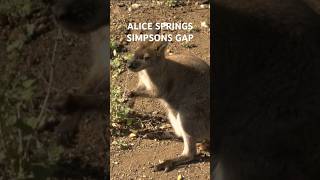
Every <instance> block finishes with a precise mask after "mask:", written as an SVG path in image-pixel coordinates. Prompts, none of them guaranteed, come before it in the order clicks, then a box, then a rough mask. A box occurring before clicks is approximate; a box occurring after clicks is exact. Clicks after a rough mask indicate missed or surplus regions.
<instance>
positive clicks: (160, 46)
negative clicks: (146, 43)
mask: <svg viewBox="0 0 320 180" xmlns="http://www.w3.org/2000/svg"><path fill="white" fill-rule="evenodd" d="M167 45H168V42H167V41H155V42H153V47H154V49H155V50H156V51H157V53H158V54H162V53H164V52H165V50H166V47H167Z"/></svg>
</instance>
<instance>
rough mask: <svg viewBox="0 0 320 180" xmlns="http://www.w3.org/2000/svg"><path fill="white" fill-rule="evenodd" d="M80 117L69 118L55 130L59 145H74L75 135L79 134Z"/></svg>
mask: <svg viewBox="0 0 320 180" xmlns="http://www.w3.org/2000/svg"><path fill="white" fill-rule="evenodd" d="M75 118H79V117H71V116H69V117H68V118H66V119H65V120H64V121H62V122H61V123H60V124H59V125H58V126H57V127H56V129H55V134H56V136H57V141H58V143H60V144H62V145H65V146H68V145H71V144H72V143H73V139H74V136H75V134H76V133H77V132H78V123H79V122H78V119H75Z"/></svg>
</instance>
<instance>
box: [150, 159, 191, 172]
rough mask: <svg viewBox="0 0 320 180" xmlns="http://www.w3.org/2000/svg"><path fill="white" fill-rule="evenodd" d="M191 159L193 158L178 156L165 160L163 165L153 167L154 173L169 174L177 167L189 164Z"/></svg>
mask: <svg viewBox="0 0 320 180" xmlns="http://www.w3.org/2000/svg"><path fill="white" fill-rule="evenodd" d="M193 159H194V158H193V156H180V157H178V158H175V159H171V160H165V161H164V162H163V163H160V164H158V165H156V166H154V171H164V172H169V171H172V170H173V169H175V168H176V167H177V166H180V165H185V164H187V163H189V162H190V161H192V160H193Z"/></svg>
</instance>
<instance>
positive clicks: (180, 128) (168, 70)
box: [127, 42, 210, 172]
mask: <svg viewBox="0 0 320 180" xmlns="http://www.w3.org/2000/svg"><path fill="white" fill-rule="evenodd" d="M166 46H167V42H144V43H142V45H141V46H140V48H139V49H138V50H137V51H136V52H135V54H134V57H133V59H132V60H130V61H129V62H128V63H127V67H128V69H129V70H131V71H133V72H138V75H139V83H138V87H137V88H136V90H134V91H132V92H131V93H130V96H144V97H153V98H159V99H160V100H161V101H162V102H163V103H164V105H165V106H166V108H167V110H168V118H169V120H170V123H171V124H172V126H173V128H174V130H175V133H176V135H177V136H179V137H182V139H183V142H184V148H183V152H182V154H181V155H180V156H179V157H178V158H175V159H171V160H166V161H164V162H163V163H161V164H159V165H157V166H155V171H160V170H164V171H165V172H167V171H170V170H172V169H174V168H175V166H178V165H182V164H185V163H188V162H190V161H191V160H193V159H194V157H195V155H196V142H197V141H198V140H208V141H209V140H210V117H209V114H210V95H209V92H210V76H209V71H210V67H209V65H208V64H206V63H205V62H204V61H202V60H201V59H199V58H197V57H195V56H192V55H171V56H166V55H165V49H166Z"/></svg>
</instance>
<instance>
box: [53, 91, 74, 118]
mask: <svg viewBox="0 0 320 180" xmlns="http://www.w3.org/2000/svg"><path fill="white" fill-rule="evenodd" d="M52 108H53V109H54V110H55V111H57V112H59V113H62V114H68V113H71V112H73V111H74V110H75V109H76V103H75V100H74V98H73V96H72V95H71V94H66V95H63V96H61V97H59V98H57V99H56V100H55V101H54V102H53V104H52Z"/></svg>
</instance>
